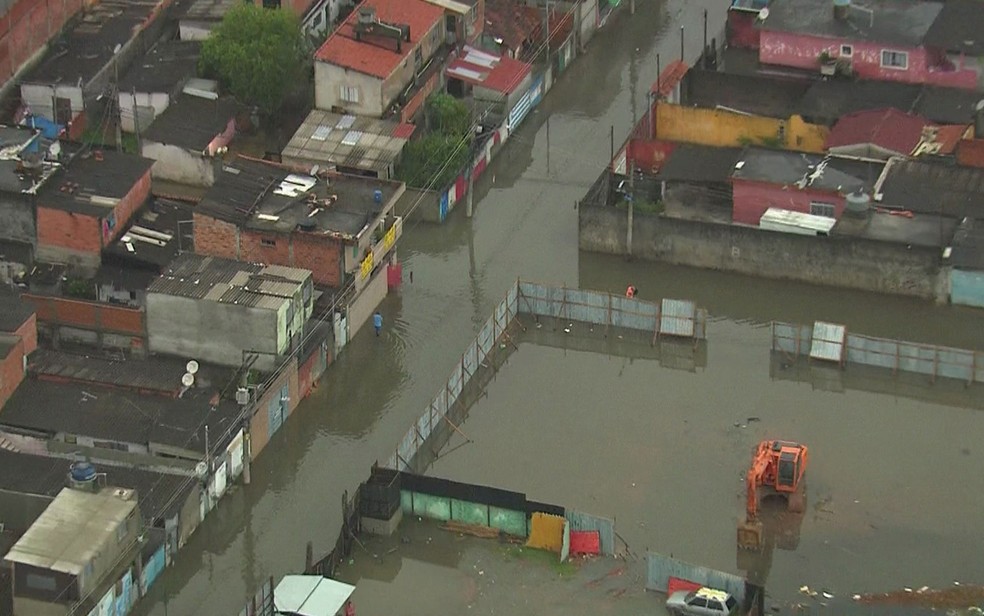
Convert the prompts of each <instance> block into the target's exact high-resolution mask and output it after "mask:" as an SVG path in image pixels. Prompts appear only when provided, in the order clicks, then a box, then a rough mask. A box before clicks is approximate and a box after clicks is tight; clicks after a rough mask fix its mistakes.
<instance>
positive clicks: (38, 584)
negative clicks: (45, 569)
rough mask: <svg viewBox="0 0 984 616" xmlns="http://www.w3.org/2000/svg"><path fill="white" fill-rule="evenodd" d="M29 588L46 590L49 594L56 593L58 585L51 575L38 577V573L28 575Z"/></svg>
mask: <svg viewBox="0 0 984 616" xmlns="http://www.w3.org/2000/svg"><path fill="white" fill-rule="evenodd" d="M25 581H26V582H27V587H28V588H31V589H33V590H46V591H48V592H55V590H56V588H57V585H56V584H55V578H53V577H51V576H50V575H38V574H36V573H28V574H27V578H26V579H25Z"/></svg>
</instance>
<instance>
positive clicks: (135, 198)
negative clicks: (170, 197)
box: [103, 169, 150, 246]
mask: <svg viewBox="0 0 984 616" xmlns="http://www.w3.org/2000/svg"><path fill="white" fill-rule="evenodd" d="M148 197H150V169H148V170H147V173H145V174H144V175H143V177H141V178H140V179H139V180H137V182H136V183H135V184H134V185H133V187H132V188H131V189H130V191H129V192H128V193H126V195H125V196H124V197H123V198H122V199H120V202H119V203H117V204H116V207H114V208H113V216H114V217H115V218H116V225H115V226H114V227H113V229H112V230H111V231H108V232H104V233H103V246H107V245H109V244H111V243H113V242H114V241H116V238H118V237H119V236H120V235H122V234H123V230H124V229H126V226H127V223H128V222H130V219H131V218H133V214H134V212H136V211H137V210H139V209H140V207H141V206H142V205H143V204H144V203H146V202H147V198H148ZM104 231H105V227H104Z"/></svg>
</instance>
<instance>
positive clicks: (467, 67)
mask: <svg viewBox="0 0 984 616" xmlns="http://www.w3.org/2000/svg"><path fill="white" fill-rule="evenodd" d="M532 70H533V67H532V66H531V65H530V64H527V63H526V62H520V61H519V60H514V59H512V58H510V57H508V56H502V57H499V56H495V55H493V54H490V53H486V52H484V51H481V50H478V49H475V48H474V47H470V46H465V47H464V49H462V53H461V54H460V55H458V57H456V58H455V59H454V60H452V61H451V62H450V63H449V64H448V68H447V69H446V70H445V71H444V74H445V75H446V76H447V78H448V93H449V94H451V95H452V96H457V97H459V98H461V97H464V96H471V97H472V98H474V99H475V100H478V101H485V102H489V103H502V104H504V105H505V108H506V113H509V111H511V110H512V108H513V106H515V104H516V102H517V101H518V100H519V99H520V98H521V97H522V96H523V95H524V94H526V92H527V91H528V90H529V89H530V84H531V83H532V81H533V77H532Z"/></svg>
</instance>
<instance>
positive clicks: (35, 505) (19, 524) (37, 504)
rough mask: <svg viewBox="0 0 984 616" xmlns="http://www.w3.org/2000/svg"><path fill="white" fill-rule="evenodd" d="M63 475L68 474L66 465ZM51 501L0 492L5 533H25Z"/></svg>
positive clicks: (26, 495)
mask: <svg viewBox="0 0 984 616" xmlns="http://www.w3.org/2000/svg"><path fill="white" fill-rule="evenodd" d="M65 473H66V474H67V473H68V465H67V464H66V466H65ZM53 500H55V499H54V498H52V497H50V496H39V495H36V494H24V493H22V492H11V491H9V490H0V522H3V526H4V529H5V530H7V531H13V532H16V533H23V532H26V531H27V529H28V528H30V527H31V524H34V521H35V520H37V519H38V518H39V517H40V516H41V514H42V513H44V510H45V509H47V508H48V505H50V504H51V501H53Z"/></svg>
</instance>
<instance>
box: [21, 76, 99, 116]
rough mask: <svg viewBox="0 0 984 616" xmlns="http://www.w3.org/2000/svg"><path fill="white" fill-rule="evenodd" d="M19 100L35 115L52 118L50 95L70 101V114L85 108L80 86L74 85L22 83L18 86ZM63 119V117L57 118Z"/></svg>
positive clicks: (76, 113)
mask: <svg viewBox="0 0 984 616" xmlns="http://www.w3.org/2000/svg"><path fill="white" fill-rule="evenodd" d="M20 92H21V101H23V103H24V104H25V105H27V106H28V107H30V108H31V111H33V112H34V114H35V115H39V116H41V117H43V118H48V119H53V118H54V113H53V112H52V96H57V97H58V98H66V99H68V100H69V101H70V102H71V105H72V115H73V117H74V116H75V115H78V114H79V113H80V112H81V111H83V110H84V109H85V102H84V100H83V97H82V88H80V87H76V86H74V85H58V86H52V85H48V84H43V83H24V84H21V87H20ZM58 119H59V120H62V121H63V120H64V119H65V118H58Z"/></svg>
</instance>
